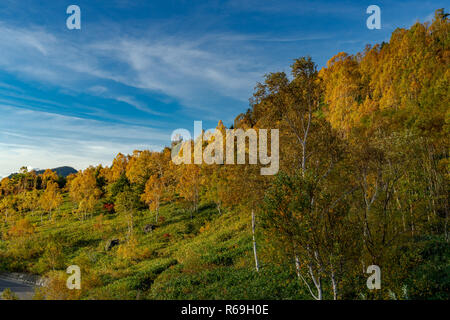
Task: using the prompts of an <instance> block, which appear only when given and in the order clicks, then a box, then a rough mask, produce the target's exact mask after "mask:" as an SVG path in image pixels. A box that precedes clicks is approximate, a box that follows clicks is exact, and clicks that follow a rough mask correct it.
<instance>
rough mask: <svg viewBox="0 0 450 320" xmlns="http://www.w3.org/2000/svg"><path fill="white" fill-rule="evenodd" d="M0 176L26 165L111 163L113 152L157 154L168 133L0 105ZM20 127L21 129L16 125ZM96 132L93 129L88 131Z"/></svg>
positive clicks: (81, 166) (82, 165)
mask: <svg viewBox="0 0 450 320" xmlns="http://www.w3.org/2000/svg"><path fill="white" fill-rule="evenodd" d="M0 112H1V114H2V117H0V154H2V155H7V157H4V156H3V157H1V158H0V176H5V175H8V174H9V173H11V172H13V171H16V170H17V169H18V168H19V167H20V166H22V165H27V166H32V167H38V168H48V167H52V166H60V165H65V164H66V165H73V166H74V167H76V168H78V169H81V168H84V167H87V166H88V165H91V164H96V163H102V164H105V165H108V164H110V162H111V160H112V159H113V158H114V156H115V155H116V154H117V153H118V152H123V153H131V152H132V151H133V150H134V149H152V150H159V149H161V148H163V147H164V146H165V145H167V144H168V143H169V142H170V140H169V139H170V132H164V131H161V130H156V129H152V128H148V127H143V126H130V125H122V124H113V123H107V122H101V121H96V120H90V119H82V118H77V117H68V116H62V115H58V114H54V113H49V112H41V111H33V110H25V109H20V108H16V107H12V106H8V105H4V104H0ZM18 123H20V124H21V126H18V125H17V124H18ZM93 128H95V130H93Z"/></svg>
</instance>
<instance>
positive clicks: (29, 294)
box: [0, 278, 34, 300]
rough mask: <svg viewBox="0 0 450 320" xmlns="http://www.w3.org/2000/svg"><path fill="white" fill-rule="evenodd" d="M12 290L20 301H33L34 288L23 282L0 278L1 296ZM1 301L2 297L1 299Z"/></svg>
mask: <svg viewBox="0 0 450 320" xmlns="http://www.w3.org/2000/svg"><path fill="white" fill-rule="evenodd" d="M7 288H9V289H11V291H13V292H14V293H15V294H16V295H17V297H18V298H19V299H20V300H31V299H32V298H33V295H34V286H33V285H31V284H27V283H23V282H21V281H17V280H12V279H6V278H0V295H1V293H2V292H3V290H5V289H7ZM0 300H1V297H0Z"/></svg>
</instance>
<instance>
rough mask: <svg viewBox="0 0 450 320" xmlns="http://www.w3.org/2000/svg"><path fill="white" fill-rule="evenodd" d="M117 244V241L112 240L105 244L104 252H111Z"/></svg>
mask: <svg viewBox="0 0 450 320" xmlns="http://www.w3.org/2000/svg"><path fill="white" fill-rule="evenodd" d="M119 243H120V241H119V239H112V240H109V241H108V242H107V243H106V246H105V250H106V251H109V250H111V249H112V248H113V247H115V246H118V245H119Z"/></svg>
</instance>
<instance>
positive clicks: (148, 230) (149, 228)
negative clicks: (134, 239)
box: [144, 224, 156, 233]
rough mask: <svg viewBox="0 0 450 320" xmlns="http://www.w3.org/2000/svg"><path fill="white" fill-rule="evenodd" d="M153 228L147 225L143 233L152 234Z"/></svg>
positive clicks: (151, 225)
mask: <svg viewBox="0 0 450 320" xmlns="http://www.w3.org/2000/svg"><path fill="white" fill-rule="evenodd" d="M155 228H156V226H154V225H153V224H147V225H146V226H145V227H144V232H145V233H149V232H152V231H153V230H155Z"/></svg>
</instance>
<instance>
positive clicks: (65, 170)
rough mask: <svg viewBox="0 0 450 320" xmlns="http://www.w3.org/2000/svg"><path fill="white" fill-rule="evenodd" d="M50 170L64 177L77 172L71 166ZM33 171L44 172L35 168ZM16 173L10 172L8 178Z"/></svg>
mask: <svg viewBox="0 0 450 320" xmlns="http://www.w3.org/2000/svg"><path fill="white" fill-rule="evenodd" d="M51 170H52V171H54V172H56V174H57V175H58V176H63V177H64V178H65V177H67V176H68V175H69V174H72V173H77V172H78V171H77V170H75V169H74V168H72V167H58V168H54V169H51ZM35 172H36V174H43V173H44V172H45V170H36V171H35ZM16 174H17V172H16V173H13V174H11V175H10V176H9V177H8V178H11V177H13V176H14V175H16Z"/></svg>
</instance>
